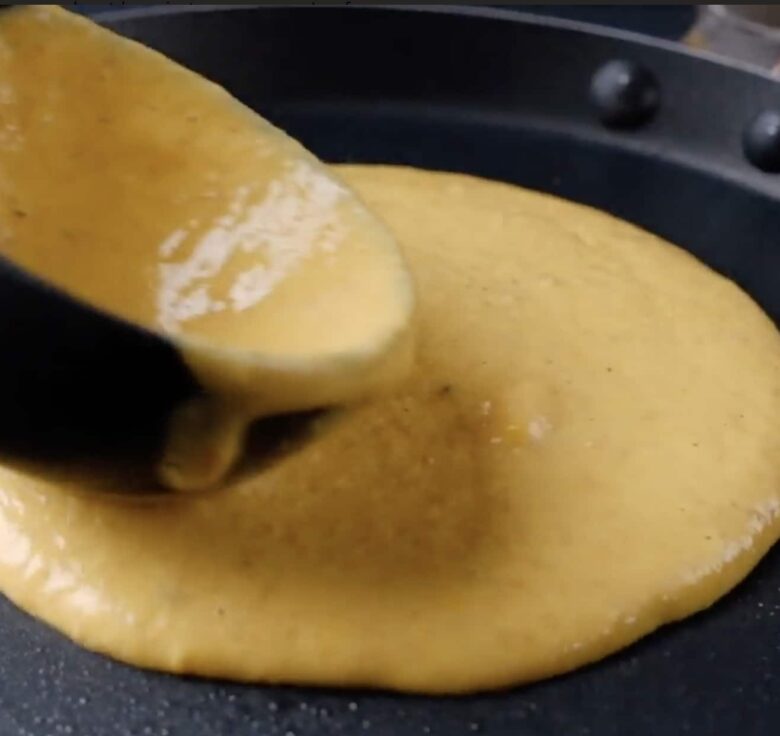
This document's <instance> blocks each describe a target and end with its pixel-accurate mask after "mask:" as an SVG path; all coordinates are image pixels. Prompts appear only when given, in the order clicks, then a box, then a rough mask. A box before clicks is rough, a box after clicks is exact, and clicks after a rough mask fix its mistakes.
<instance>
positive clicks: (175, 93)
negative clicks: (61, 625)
mask: <svg viewBox="0 0 780 736" xmlns="http://www.w3.org/2000/svg"><path fill="white" fill-rule="evenodd" d="M0 254H1V255H3V256H5V257H7V258H10V259H11V260H13V261H14V262H15V263H17V264H19V265H21V266H23V267H25V268H27V269H29V270H30V271H32V272H33V273H35V274H37V275H38V276H41V277H43V278H44V279H46V280H48V281H50V282H52V283H54V284H56V285H58V286H59V287H61V288H62V289H64V290H65V291H67V292H68V293H69V294H71V295H73V296H75V297H77V298H79V299H82V300H86V301H88V302H89V303H90V304H92V305H95V306H97V307H100V308H102V309H104V310H107V311H109V312H111V313H113V314H115V315H119V316H121V317H123V318H125V319H128V320H132V321H133V322H135V323H138V324H139V325H143V326H144V327H146V328H147V329H150V330H153V331H155V332H158V333H163V334H165V335H167V336H170V338H171V339H173V340H174V341H175V344H176V345H177V347H178V348H179V349H180V351H181V352H182V354H183V357H184V359H185V360H186V361H187V362H188V364H189V365H190V367H191V368H192V369H193V370H194V372H195V373H196V375H197V377H198V379H199V380H200V382H201V384H202V385H203V386H204V387H205V388H206V389H208V390H209V391H210V392H211V393H213V394H216V395H218V396H219V397H220V399H221V400H220V402H218V404H217V405H216V406H214V405H211V404H210V405H208V406H206V407H203V406H198V407H194V408H192V407H191V408H187V409H185V410H183V411H182V412H180V413H179V415H178V416H177V417H176V419H175V420H174V421H173V423H172V428H173V436H172V439H171V443H170V444H171V446H170V447H169V451H168V457H167V458H166V464H165V465H164V469H165V468H168V469H169V470H170V472H167V473H164V475H167V476H168V478H167V479H168V480H169V481H171V482H172V484H173V485H184V486H189V485H200V484H201V483H199V481H198V478H197V476H198V475H201V476H208V477H205V480H206V481H209V480H214V479H215V478H216V477H218V476H219V475H221V474H222V472H223V471H224V469H225V467H226V466H228V465H230V464H231V462H232V458H233V457H234V456H235V455H236V454H237V452H238V448H239V446H240V444H241V437H242V432H243V428H244V426H245V424H246V422H247V421H248V419H249V418H251V417H255V416H260V415H263V414H270V413H274V412H280V411H291V410H297V409H309V408H312V407H317V406H321V405H327V404H331V403H339V402H342V401H347V400H352V399H354V398H356V397H360V396H363V395H366V394H368V393H371V392H372V391H374V390H377V389H381V388H382V387H383V386H384V385H386V384H387V383H390V382H392V381H393V380H394V379H395V378H396V377H397V375H401V374H403V372H404V371H405V369H406V368H407V365H408V360H407V353H408V346H407V344H406V331H407V327H408V324H409V319H410V315H411V312H412V306H413V290H412V285H411V281H410V279H409V276H408V273H407V271H406V269H405V266H404V264H403V261H402V258H401V255H400V253H399V251H398V249H397V247H396V244H395V242H394V240H393V238H392V236H391V234H390V233H389V232H388V231H387V229H386V228H385V227H384V226H383V225H382V223H380V222H379V221H378V220H377V219H376V218H374V217H373V215H372V214H371V213H370V212H369V211H368V210H367V209H366V208H365V207H364V205H363V204H362V203H361V202H360V201H359V200H358V199H357V198H356V197H355V196H354V194H353V193H352V192H351V191H350V190H349V188H348V187H346V186H345V185H344V183H343V182H342V181H340V180H339V179H338V178H337V177H336V176H334V175H333V174H332V172H331V171H330V170H328V169H327V168H326V167H325V166H323V165H322V164H321V163H320V162H319V161H317V159H315V158H314V156H312V155H311V154H310V153H308V152H307V151H305V150H304V149H303V148H302V147H301V146H300V145H299V144H298V143H297V142H295V141H294V140H292V139H290V138H289V137H287V136H286V135H285V134H284V133H282V132H281V131H279V130H278V129H276V128H275V127H273V126H272V125H271V124H269V123H268V122H267V121H265V120H264V119H262V118H260V117H259V116H258V115H256V114H255V113H254V112H252V111H251V110H249V109H248V108H246V107H244V106H243V105H241V104H240V103H239V102H238V101H236V100H235V99H234V98H232V97H231V96H230V95H229V94H228V93H227V92H226V91H225V90H224V89H222V88H220V87H218V86H217V85H215V84H212V83H211V82H209V81H207V80H205V79H203V78H202V77H200V76H198V75H197V74H195V73H193V72H191V71H189V70H187V69H184V68H183V67H180V66H178V65H177V64H175V63H173V62H172V61H170V60H168V59H166V58H165V57H164V56H162V55H160V54H158V53H156V52H154V51H151V50H150V49H147V48H145V47H143V46H141V45H139V44H137V43H134V42H132V41H129V40H127V39H124V38H121V37H119V36H117V35H115V34H113V33H111V32H109V31H107V30H105V29H103V28H101V27H100V26H98V25H96V24H95V23H93V22H91V21H89V20H86V19H84V18H81V17H80V16H78V15H75V14H73V13H69V12H67V11H65V10H63V9H61V8H57V7H34V6H31V7H22V8H16V9H13V10H5V11H3V13H2V14H0ZM238 409H240V411H239V410H238ZM193 412H194V413H195V414H197V415H198V417H197V419H193V418H192V414H193ZM204 416H205V417H207V419H208V422H205V423H204V421H202V420H203V417H204ZM196 425H198V426H197V427H196ZM204 426H205V427H206V428H207V430H208V431H204V429H203V427H204ZM203 447H205V450H204V451H202V452H201V449H202V448H203ZM195 455H199V456H200V457H201V458H203V457H206V456H209V457H212V458H213V460H212V462H211V463H210V464H209V463H204V462H202V461H201V462H200V463H197V462H195V461H194V460H193V457H194V456H195ZM220 458H221V459H220ZM209 465H211V467H209ZM174 466H175V467H176V468H179V471H178V473H175V472H174V471H173V470H172V469H173V468H174ZM176 474H178V476H179V477H177V478H174V477H172V476H173V475H176ZM186 476H192V477H191V478H188V477H186ZM211 476H214V477H213V478H212V477H211ZM206 484H208V483H206Z"/></svg>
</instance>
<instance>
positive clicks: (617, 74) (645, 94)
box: [589, 59, 661, 130]
mask: <svg viewBox="0 0 780 736" xmlns="http://www.w3.org/2000/svg"><path fill="white" fill-rule="evenodd" d="M589 94H590V101H591V104H592V105H593V106H594V107H595V109H596V112H597V114H598V117H599V120H600V121H601V123H602V124H603V125H605V126H606V127H608V128H617V129H625V130H629V129H635V128H638V127H640V126H642V125H644V124H645V123H647V122H649V121H650V120H652V118H653V117H655V114H656V113H657V112H658V109H659V108H660V106H661V89H660V85H659V83H658V79H657V78H656V76H655V74H653V72H652V71H650V69H648V68H647V67H645V66H643V65H642V64H639V63H637V62H634V61H630V60H628V59H611V60H610V61H607V62H605V63H604V64H602V65H601V66H600V67H599V68H598V69H597V70H596V71H595V73H594V74H593V76H592V77H591V82H590V89H589Z"/></svg>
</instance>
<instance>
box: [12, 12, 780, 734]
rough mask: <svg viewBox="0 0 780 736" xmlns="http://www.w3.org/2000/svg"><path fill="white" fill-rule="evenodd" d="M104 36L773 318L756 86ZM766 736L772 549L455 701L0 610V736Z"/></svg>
mask: <svg viewBox="0 0 780 736" xmlns="http://www.w3.org/2000/svg"><path fill="white" fill-rule="evenodd" d="M104 20H105V22H106V23H108V24H109V25H111V26H112V27H114V28H116V29H117V30H119V31H120V32H122V33H125V34H127V35H129V36H132V37H135V38H137V39H139V40H141V41H143V42H145V43H147V44H149V45H151V46H153V47H156V48H158V49H160V50H162V51H164V52H166V53H167V54H169V55H171V56H172V57H174V58H175V59H177V60H179V61H181V62H183V63H185V64H186V65H188V66H190V67H192V68H194V69H196V70H198V71H200V72H202V73H204V74H205V75H207V76H209V77H211V78H212V79H214V80H216V81H218V82H220V83H222V84H224V85H225V86H226V87H228V89H230V90H231V91H232V92H233V93H234V94H236V95H237V96H238V97H239V98H241V99H242V100H244V101H245V102H247V103H248V104H250V105H252V106H253V107H255V108H257V109H258V110H260V111H261V112H262V113H263V114H264V115H266V116H267V117H269V118H270V119H271V120H273V121H274V122H276V123H277V124H279V125H281V126H282V127H284V128H285V129H287V130H288V131H289V132H290V133H292V134H293V135H295V136H297V137H299V138H300V139H301V140H302V141H303V142H304V143H305V144H307V145H308V146H309V147H310V148H311V149H313V150H314V151H315V152H316V153H317V154H319V155H320V156H322V157H324V158H326V159H328V160H331V161H362V162H387V163H403V164H412V165H416V166H422V167H428V168H434V169H447V170H455V171H465V172H470V173H473V174H478V175H482V176H487V177H491V178H495V179H503V180H507V181H513V182H517V183H519V184H522V185H525V186H529V187H533V188H536V189H541V190H544V191H548V192H552V193H555V194H558V195H561V196H563V197H567V198H569V199H573V200H576V201H580V202H586V203H588V204H591V205H595V206H597V207H601V208H603V209H605V210H607V211H610V212H613V213H615V214H617V215H619V216H621V217H623V218H626V219H628V220H631V221H633V222H636V223H638V224H640V225H642V226H644V227H646V228H648V229H650V230H652V231H654V232H656V233H658V234H660V235H662V236H664V237H666V238H668V239H669V240H672V241H673V242H676V243H678V244H680V245H682V246H684V247H685V248H687V249H689V250H690V251H692V252H693V253H695V254H696V255H697V256H699V257H700V258H702V259H703V260H704V261H706V262H707V263H709V264H711V265H712V266H714V267H715V268H717V269H718V270H720V271H722V272H723V273H726V274H727V275H729V276H731V277H733V278H734V279H735V280H736V281H737V282H739V283H740V284H741V285H742V286H743V287H744V288H746V289H747V290H748V291H749V292H750V293H751V294H752V295H753V296H754V297H755V298H756V299H757V300H758V301H759V302H760V303H761V304H762V305H763V306H764V308H765V309H766V310H767V311H768V312H769V313H770V314H771V315H772V317H773V318H774V319H775V321H776V322H777V321H778V319H780V176H778V175H773V174H769V173H764V172H763V171H761V170H759V169H758V168H756V167H755V166H754V165H753V164H751V163H750V162H749V161H748V160H747V159H746V158H745V156H744V154H743V149H742V137H743V133H744V131H745V128H746V126H747V125H748V124H749V123H750V121H751V120H752V119H753V118H754V116H756V115H757V114H758V113H760V112H762V111H765V110H770V109H773V108H776V109H780V85H778V84H777V83H776V82H773V81H772V80H771V79H769V78H768V77H765V76H762V75H760V74H759V73H754V72H751V71H749V70H747V69H744V68H738V67H735V66H731V65H725V64H722V63H717V62H715V61H713V60H708V59H703V58H697V57H694V56H691V55H689V54H687V53H685V52H683V51H680V50H678V49H677V48H676V47H674V46H671V45H666V44H662V43H658V42H648V41H646V40H642V39H640V38H639V37H634V36H630V35H622V34H615V33H605V32H598V31H595V30H593V29H589V28H587V27H583V26H579V25H573V24H568V23H564V22H550V21H539V20H534V19H533V18H530V17H523V16H519V15H518V14H517V13H511V14H510V13H506V12H502V11H491V10H466V9H446V8H438V9H426V10H414V9H410V8H404V9H401V8H396V9H393V8H290V7H288V8H243V9H235V8H233V9H228V8H222V9H215V8H210V9H204V8H203V7H201V8H197V9H192V8H190V9H164V10H162V11H161V10H142V11H129V12H126V13H122V14H116V15H111V16H104ZM613 60H620V61H624V62H628V63H629V64H633V65H635V66H634V67H633V69H634V70H636V69H637V68H639V69H641V70H643V71H639V72H636V80H638V81H637V82H636V83H637V84H638V85H639V88H640V89H639V92H640V94H639V95H638V96H636V95H635V96H634V98H635V99H639V100H640V103H637V104H638V105H639V108H641V109H639V110H634V111H633V112H634V113H636V114H635V115H634V114H629V115H628V118H633V120H631V121H629V122H626V120H625V119H624V120H623V121H622V122H623V125H622V127H621V125H617V127H615V126H614V123H615V120H614V116H613V115H610V111H609V110H605V109H604V108H603V107H602V108H599V107H598V105H596V104H594V102H593V100H592V99H591V95H590V93H589V89H590V87H591V82H592V78H593V75H594V73H596V72H597V70H598V69H599V68H601V67H602V66H603V65H604V64H605V63H607V62H609V61H613ZM648 75H649V76H648ZM648 80H650V81H648ZM643 85H645V87H643ZM647 85H649V88H648V87H647ZM645 93H646V94H645ZM629 97H630V96H629ZM634 98H631V99H634ZM631 99H629V103H630V102H631ZM648 100H649V102H648ZM656 102H657V104H656ZM643 106H644V107H643ZM629 107H630V104H629ZM612 112H614V110H613V111H612ZM624 112H625V111H624ZM629 113H632V111H631V110H629ZM600 117H608V118H609V117H612V118H613V120H612V122H613V125H612V126H605V125H604V124H603V123H602V122H601V121H600ZM618 117H620V116H618ZM624 117H625V116H624ZM619 122H620V121H618V123H619ZM434 216H435V215H434ZM779 421H780V420H779ZM379 512H381V510H378V513H379ZM128 564H132V560H128ZM475 625H477V624H476V623H475ZM518 656H522V653H519V654H518ZM778 733H780V549H775V550H774V551H773V552H771V553H770V554H769V555H768V556H767V558H766V559H765V560H764V561H763V562H762V563H761V564H760V565H759V567H758V568H757V570H756V571H755V572H754V573H753V574H751V575H750V576H749V578H748V579H747V580H746V581H745V582H744V583H743V584H742V585H741V586H739V587H738V589H737V590H736V591H734V592H733V593H732V594H730V595H729V596H727V597H726V598H725V599H724V600H722V601H721V602H720V603H718V604H716V605H715V606H714V607H713V608H712V609H711V610H709V611H707V612H705V613H703V614H700V615H698V616H695V617H693V618H692V619H689V620H687V621H685V622H682V623H680V624H675V625H672V626H669V627H666V628H664V629H662V630H661V631H659V632H658V633H656V634H654V635H652V636H649V637H648V638H646V639H645V640H643V641H641V642H640V643H638V644H637V645H635V646H633V647H631V648H629V649H628V650H626V651H624V652H621V653H619V654H617V655H614V656H612V657H609V658H608V659H607V660H605V661H603V662H600V663H597V664H595V665H593V666H591V667H589V668H586V669H583V670H580V671H577V672H574V673H572V674H570V675H566V676H564V677H560V678H557V679H553V680H550V681H547V682H543V683H539V684H536V685H532V686H528V687H523V688H520V689H515V690H510V691H505V692H499V693H489V694H481V695H477V696H471V697H459V698H427V697H412V696H401V695H397V694H389V693H382V692H355V691H351V692H340V691H327V690H316V689H300V688H282V687H264V686H239V685H233V684H227V683H217V682H210V681H204V680H197V679H187V678H178V677H172V676H167V675H161V674H157V673H149V672H144V671H141V670H137V669H134V668H131V667H127V666H124V665H120V664H117V663H115V662H112V661H110V660H108V659H106V658H104V657H101V656H97V655H93V654H91V653H88V652H85V651H83V650H81V649H80V648H78V647H76V646H75V645H73V644H71V643H69V642H68V641H66V640H65V639H64V638H63V637H61V636H60V635H59V634H57V633H55V632H54V631H52V630H51V629H49V628H48V627H46V626H45V625H43V624H41V623H38V622H36V621H34V620H33V619H32V618H30V617H28V616H26V615H25V614H23V613H21V612H20V611H19V610H17V609H16V608H15V607H14V606H13V605H12V604H10V603H9V602H8V601H6V600H5V599H4V598H2V597H0V736H22V735H33V736H56V735H57V734H74V735H79V736H93V735H94V736H103V735H105V736H115V735H116V736H129V735H131V734H132V735H133V736H217V735H222V734H231V735H232V734H237V735H241V734H273V735H275V736H285V735H287V736H309V735H311V736H315V735H316V736H320V735H322V736H327V734H366V736H372V735H373V736H399V735H403V736H407V735H409V734H447V735H450V734H452V735H457V734H486V735H491V736H547V735H548V734H566V736H588V735H592V736H624V735H626V736H627V735H633V736H644V735H647V736H650V735H651V734H652V736H657V735H658V734H664V735H666V734H669V735H673V734H693V735H694V736H709V735H711V734H712V735H715V734H717V735H718V736H730V735H731V734H741V735H744V736H769V735H770V734H778Z"/></svg>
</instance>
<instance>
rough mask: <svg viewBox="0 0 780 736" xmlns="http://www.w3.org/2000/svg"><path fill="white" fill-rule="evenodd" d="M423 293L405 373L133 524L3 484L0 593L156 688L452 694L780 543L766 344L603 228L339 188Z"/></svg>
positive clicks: (712, 294) (541, 206)
mask: <svg viewBox="0 0 780 736" xmlns="http://www.w3.org/2000/svg"><path fill="white" fill-rule="evenodd" d="M341 173H342V175H344V176H345V177H346V178H347V181H349V182H350V183H351V184H352V185H353V186H354V187H356V188H357V190H358V191H359V192H360V193H361V194H362V195H363V197H364V198H365V199H366V201H367V202H368V203H369V204H370V206H371V207H373V208H374V209H375V211H376V212H378V213H380V214H381V216H382V217H383V218H385V220H386V221H387V222H388V224H389V225H390V227H391V229H392V230H393V231H394V232H395V234H396V235H397V236H398V238H399V240H400V241H401V242H402V243H403V245H404V249H405V252H406V255H407V257H408V258H409V260H410V263H411V266H412V270H413V273H414V275H415V278H416V280H417V282H418V284H419V291H420V302H421V303H420V313H419V355H418V358H417V365H416V368H415V373H414V375H413V376H412V377H411V378H410V379H409V381H408V383H407V384H406V385H405V386H404V387H403V388H401V389H399V390H398V391H397V392H396V393H395V394H394V395H392V396H391V397H388V398H384V399H380V400H376V401H374V402H367V403H364V404H362V405H359V406H355V407H353V408H350V409H347V410H345V411H343V412H341V413H340V414H338V415H337V416H335V417H333V418H332V419H330V420H327V421H324V422H323V423H321V425H320V426H319V428H318V430H317V431H316V432H315V434H314V436H313V437H312V438H311V439H310V441H309V442H308V443H305V444H304V445H303V446H302V447H301V448H300V449H299V450H298V451H296V452H292V453H290V454H289V455H287V456H286V457H283V458H281V459H280V460H279V461H278V462H277V463H275V464H274V465H272V466H271V467H269V468H267V469H266V470H265V471H264V472H260V473H247V474H245V475H244V477H243V478H242V479H241V480H238V481H236V482H235V484H234V485H233V487H231V488H229V489H226V490H224V491H221V492H220V493H217V494H214V495H211V496H208V497H199V498H194V499H193V498H178V497H177V498H171V499H170V500H169V501H167V502H157V503H154V504H141V503H137V504H132V503H130V502H119V501H115V500H111V499H107V498H100V497H94V496H88V495H87V496H83V495H81V496H80V495H78V494H74V493H66V492H64V491H62V490H61V489H58V488H56V487H51V486H47V485H46V484H45V483H42V482H40V481H36V480H33V479H32V478H30V477H24V476H23V475H21V474H19V473H17V472H14V471H12V470H9V469H3V470H0V586H1V587H2V590H3V591H4V592H5V593H6V594H7V595H9V596H10V597H11V598H12V599H13V600H15V601H16V602H17V603H18V604H20V605H21V606H22V607H23V608H25V609H27V610H28V611H30V612H32V613H34V614H36V615H38V616H40V617H42V618H43V619H45V620H46V621H48V622H50V623H52V624H53V625H54V626H56V627H58V628H59V629H61V630H62V631H64V632H65V633H67V634H68V635H69V636H71V637H73V638H75V639H76V640H77V641H79V642H81V643H82V644H84V645H85V646H87V647H90V648H92V649H95V650H98V651H102V652H107V653H109V654H111V655H113V656H114V657H117V658H119V659H122V660H125V661H128V662H132V663H135V664H139V665H143V666H148V667H154V668H161V669H165V670H170V671H173V672H186V673H197V674H201V675H214V676H220V677H228V678H236V679H245V680H259V681H275V682H279V681H281V682H292V683H300V682H306V683H318V684H327V685H370V686H384V687H389V688H398V689H404V690H413V691H430V692H449V691H469V690H475V689H480V688H485V687H492V686H498V685H508V684H512V683H518V682H524V681H528V680H533V679H536V678H541V677H546V676H549V675H553V674H556V673H559V672H563V671H565V670H568V669H571V668H574V667H576V666H578V665H581V664H583V663H586V662H590V661H593V660H595V659H598V658H600V657H602V656H604V655H606V654H608V653H609V652H612V651H614V650H615V649H617V648H619V647H622V646H624V645H626V644H628V643H630V642H632V641H634V640H635V639H637V638H638V637H640V636H642V635H643V634H645V633H647V632H649V631H651V630H653V629H655V628H656V627H657V626H659V625H661V624H663V623H665V622H667V621H670V620H673V619H677V618H679V617H681V616H684V615H687V614H690V613H692V612H694V611H696V610H699V609H700V608H702V607H704V606H707V605H709V604H710V603H712V602H713V601H714V600H715V599H716V598H718V597H719V596H720V595H722V594H724V593H725V592H726V591H727V590H729V589H730V588H731V587H732V586H733V585H734V584H735V583H736V582H737V581H739V580H740V579H741V578H742V577H743V576H744V575H745V574H746V573H747V572H748V570H749V569H750V568H751V567H752V566H753V565H754V564H755V562H756V561H757V560H758V558H759V557H760V556H761V555H762V554H763V553H764V552H765V551H766V549H767V548H768V547H769V546H770V544H772V543H773V542H774V541H775V539H776V538H777V536H778V530H779V529H780V431H778V429H779V428H778V417H780V339H779V338H778V333H777V331H776V329H775V327H774V326H773V325H772V324H771V322H770V321H769V319H768V318H767V317H766V316H765V315H763V314H762V312H761V311H760V310H759V309H758V308H757V307H756V306H755V305H754V304H753V303H752V302H751V301H750V299H749V298H748V297H747V296H745V295H744V294H743V293H742V292H741V291H740V290H739V289H737V287H735V286H734V285H733V284H732V283H730V282H728V281H727V280H725V279H723V278H721V277H720V276H718V275H716V274H714V273H713V272H711V271H710V270H708V269H707V268H705V267H704V266H703V265H701V264H700V263H698V262H697V261H695V260H694V259H693V258H691V257H690V256H688V255H687V254H685V253H684V252H682V251H680V250H678V249H677V248H675V247H672V246H669V245H667V244H665V243H663V242H661V241H659V240H658V239H656V238H655V237H653V236H651V235H649V234H647V233H645V232H643V231H640V230H638V229H637V228H635V227H633V226H630V225H628V224H626V223H623V222H620V221H618V220H615V219H613V218H611V217H609V216H607V215H605V214H603V213H599V212H596V211H594V210H590V209H587V208H584V207H581V206H578V205H575V204H571V203H567V202H564V201H561V200H558V199H556V198H553V197H549V196H544V195H541V194H536V193H532V192H528V191H523V190H521V189H518V188H515V187H511V186H508V185H504V184H499V183H491V182H487V181H481V180H477V179H474V178H469V177H465V176H459V175H452V174H438V173H426V172H421V171H414V170H408V169H394V168H384V167H347V168H342V169H341Z"/></svg>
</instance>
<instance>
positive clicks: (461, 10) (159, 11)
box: [91, 2, 780, 87]
mask: <svg viewBox="0 0 780 736" xmlns="http://www.w3.org/2000/svg"><path fill="white" fill-rule="evenodd" d="M304 9H305V10H308V11H320V12H322V11H326V10H336V9H341V10H348V11H349V12H356V11H359V12H377V11H378V12H387V11H393V12H396V13H402V14H407V15H412V14H414V13H423V14H428V15H444V16H450V17H452V16H454V17H462V18H478V19H482V20H499V21H504V22H509V23H516V24H522V25H536V26H540V27H543V28H552V29H555V30H561V31H568V32H572V33H582V34H586V35H590V36H598V37H600V38H603V39H609V40H613V41H623V42H627V43H631V44H634V45H640V46H644V47H646V48H652V49H659V50H662V51H666V52H668V53H672V54H676V55H678V56H682V57H685V58H687V59H689V60H691V61H694V62H704V63H708V64H713V65H715V66H718V67H721V68H723V69H728V70H729V71H732V72H734V71H736V72H740V73H743V74H747V75H749V76H752V77H757V78H760V79H763V80H765V81H767V82H771V83H772V84H775V85H778V86H779V87H780V80H779V79H778V78H777V77H775V76H772V74H770V73H769V71H767V70H766V69H764V68H763V67H760V66H758V65H755V64H751V63H749V62H745V61H741V60H738V59H732V58H730V57H727V56H723V55H721V54H717V53H715V52H712V51H707V50H703V49H691V48H689V47H687V46H685V45H684V44H683V43H680V42H678V41H669V40H666V39H661V38H656V37H654V36H648V35H645V34H642V33H638V32H636V31H626V30H622V29H618V28H610V27H608V26H602V25H599V24H597V23H590V22H587V21H580V20H570V19H567V18H557V17H552V16H544V15H539V14H537V13H531V12H528V11H524V10H505V9H503V8H497V7H481V6H479V7H477V6H463V5H450V4H442V5H418V4H409V5H405V4H404V5H393V4H376V5H374V4H371V5H349V6H347V5H319V6H312V5H311V4H305V3H299V2H293V3H285V4H283V5H282V4H268V5H265V4H262V5H261V4H252V5H238V4H229V5H216V4H204V5H190V4H187V5H152V6H147V7H144V8H125V9H122V10H106V11H101V12H97V13H94V14H92V15H91V17H92V18H93V19H94V20H95V21H96V22H99V23H109V24H111V23H118V22H122V21H127V20H135V19H142V18H157V17H164V16H179V15H195V14H200V13H213V12H217V11H228V12H231V11H239V10H269V11H272V12H273V11H284V10H304Z"/></svg>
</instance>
